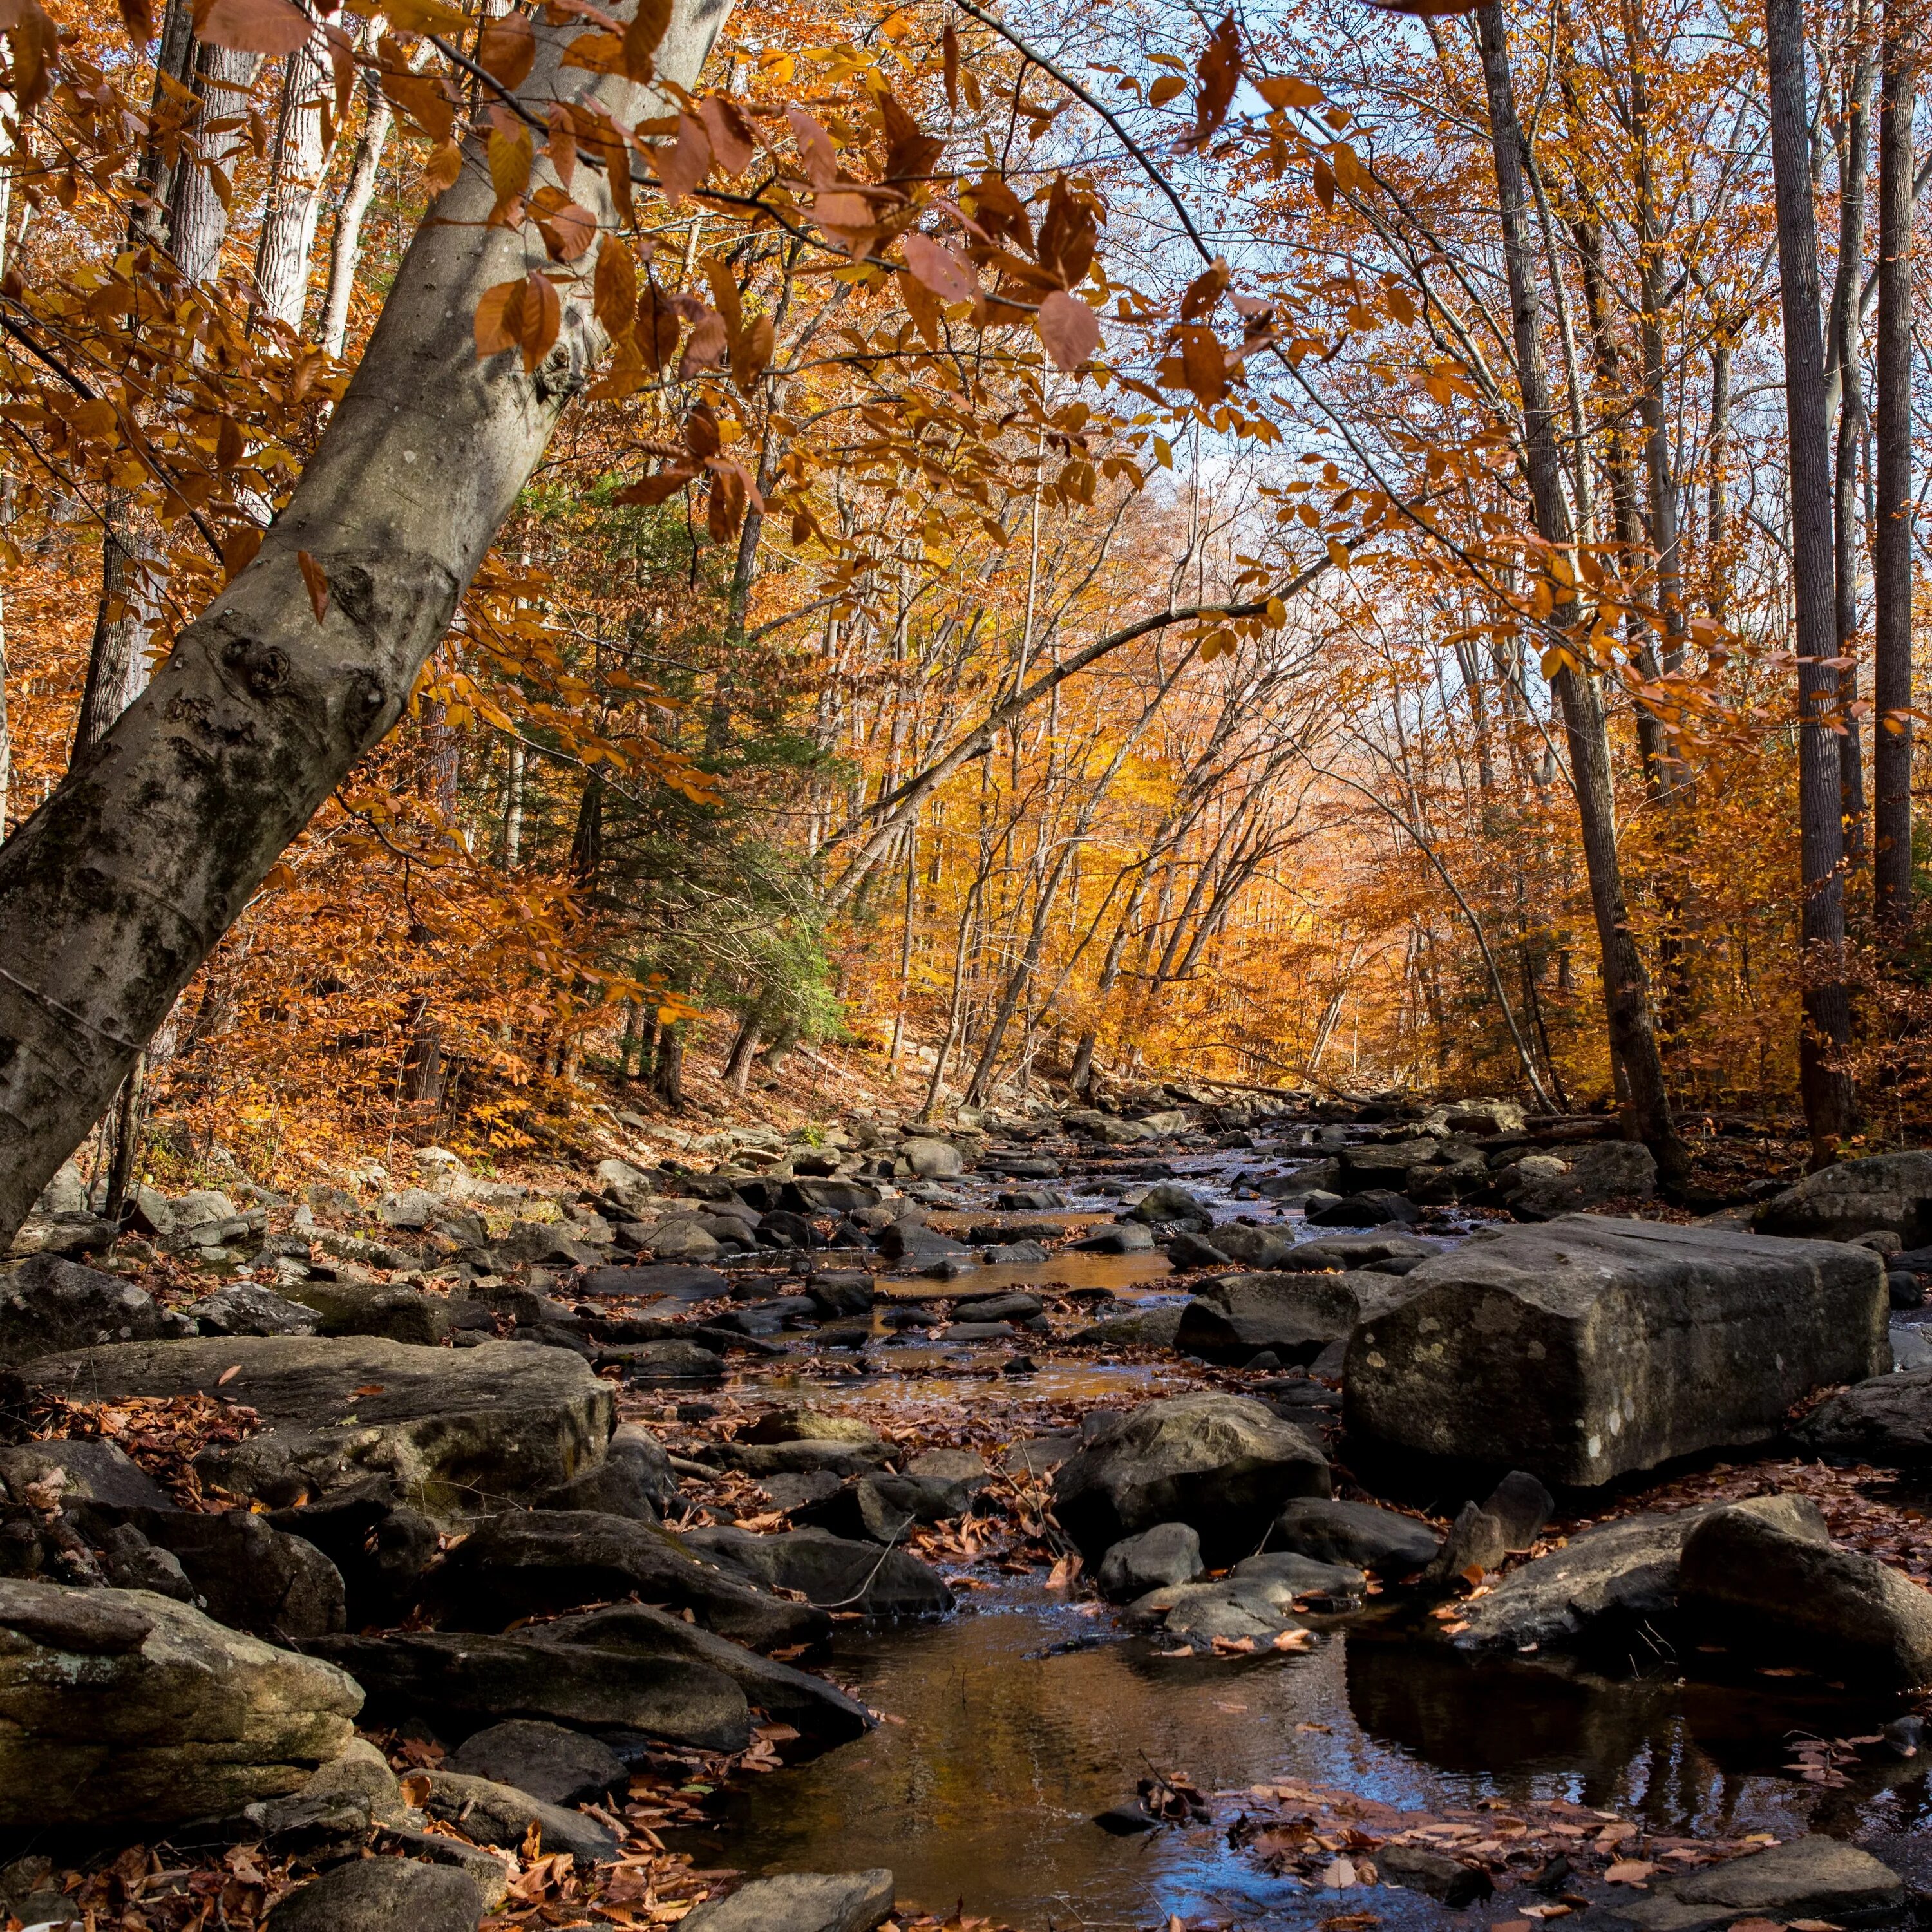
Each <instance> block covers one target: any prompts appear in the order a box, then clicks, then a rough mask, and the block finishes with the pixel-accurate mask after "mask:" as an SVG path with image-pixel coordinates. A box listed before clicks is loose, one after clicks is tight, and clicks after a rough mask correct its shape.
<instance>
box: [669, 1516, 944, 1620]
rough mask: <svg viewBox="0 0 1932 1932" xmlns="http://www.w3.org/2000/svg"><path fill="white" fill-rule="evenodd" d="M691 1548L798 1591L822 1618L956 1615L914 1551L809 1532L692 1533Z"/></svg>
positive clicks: (755, 1579)
mask: <svg viewBox="0 0 1932 1932" xmlns="http://www.w3.org/2000/svg"><path fill="white" fill-rule="evenodd" d="M684 1540H685V1542H686V1543H687V1544H689V1545H690V1546H691V1548H692V1549H693V1550H697V1551H699V1552H700V1553H702V1554H703V1555H704V1556H708V1557H709V1558H710V1559H712V1561H713V1562H716V1563H720V1564H722V1565H724V1566H725V1567H726V1568H727V1569H729V1570H730V1571H734V1572H735V1573H736V1574H738V1575H739V1576H741V1577H744V1578H745V1580H747V1581H748V1582H749V1583H755V1584H757V1585H760V1586H762V1587H763V1588H764V1589H768V1590H769V1589H782V1590H796V1591H797V1592H799V1593H800V1595H802V1596H803V1597H804V1598H805V1601H806V1602H807V1603H808V1604H814V1605H815V1606H817V1607H818V1608H820V1609H821V1610H856V1611H858V1612H859V1613H861V1614H862V1615H864V1616H868V1617H923V1616H941V1615H943V1614H944V1613H945V1612H947V1611H948V1610H951V1609H952V1608H953V1592H951V1591H950V1590H949V1589H947V1586H946V1585H945V1583H944V1581H943V1580H941V1577H940V1575H939V1573H938V1571H936V1570H934V1569H932V1568H930V1567H929V1565H926V1564H924V1563H922V1562H920V1561H919V1559H918V1558H917V1557H916V1556H913V1554H912V1553H911V1552H910V1550H887V1551H886V1553H885V1556H884V1558H883V1561H882V1560H881V1559H880V1554H879V1546H878V1544H877V1543H876V1542H872V1541H858V1540H856V1539H854V1538H847V1537H841V1536H835V1535H832V1532H831V1531H829V1529H818V1528H816V1527H807V1528H805V1529H794V1530H788V1531H785V1532H781V1533H780V1534H778V1535H769V1536H756V1535H753V1534H752V1533H751V1532H750V1531H749V1530H745V1529H736V1528H733V1527H730V1526H719V1527H717V1528H715V1529H696V1530H691V1531H688V1532H686V1534H685V1539H684Z"/></svg>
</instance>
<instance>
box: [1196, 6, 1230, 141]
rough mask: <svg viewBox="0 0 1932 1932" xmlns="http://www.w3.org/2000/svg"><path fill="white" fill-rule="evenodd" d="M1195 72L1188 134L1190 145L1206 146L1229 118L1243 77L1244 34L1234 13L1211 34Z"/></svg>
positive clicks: (1202, 50)
mask: <svg viewBox="0 0 1932 1932" xmlns="http://www.w3.org/2000/svg"><path fill="white" fill-rule="evenodd" d="M1194 74H1195V81H1196V86H1195V93H1194V127H1193V132H1192V133H1190V135H1189V136H1188V145H1190V147H1194V148H1205V146H1206V145H1208V142H1209V141H1211V139H1213V138H1214V133H1215V131H1216V130H1217V129H1218V128H1219V127H1220V125H1221V124H1222V122H1223V121H1225V120H1226V119H1227V118H1228V110H1229V108H1230V107H1232V106H1233V104H1234V100H1235V87H1236V86H1238V83H1240V80H1241V30H1240V29H1239V28H1238V27H1237V26H1235V17H1234V15H1233V14H1232V13H1230V14H1229V15H1228V16H1227V17H1226V18H1225V19H1224V20H1223V21H1222V23H1221V24H1220V26H1218V27H1217V28H1215V29H1214V32H1213V33H1212V34H1210V35H1209V36H1208V44H1207V45H1206V46H1205V47H1203V48H1202V49H1201V58H1200V60H1199V62H1198V63H1197V64H1196V67H1195V70H1194Z"/></svg>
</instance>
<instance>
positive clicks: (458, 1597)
mask: <svg viewBox="0 0 1932 1932" xmlns="http://www.w3.org/2000/svg"><path fill="white" fill-rule="evenodd" d="M631 1595H637V1596H639V1597H640V1598H643V1599H644V1600H645V1601H648V1602H650V1603H654V1604H670V1606H671V1607H673V1608H674V1609H676V1610H688V1611H690V1613H691V1615H692V1616H694V1617H695V1618H697V1620H698V1622H700V1623H701V1624H703V1625H705V1627H706V1628H707V1629H710V1630H715V1631H720V1632H721V1633H722V1634H724V1635H725V1636H727V1637H735V1638H736V1639H737V1640H739V1641H740V1642H741V1643H749V1644H755V1645H759V1646H765V1647H767V1648H769V1647H770V1646H774V1645H778V1644H793V1643H814V1642H816V1641H817V1640H818V1639H819V1638H820V1637H823V1636H824V1635H825V1634H826V1631H827V1630H828V1629H829V1624H828V1623H827V1621H826V1617H825V1615H824V1613H823V1612H822V1611H819V1610H814V1609H813V1608H812V1607H811V1606H810V1605H809V1604H795V1603H789V1602H787V1601H785V1600H784V1598H781V1597H775V1596H773V1595H771V1593H770V1592H769V1591H767V1590H761V1589H756V1588H754V1586H752V1585H751V1583H748V1582H747V1581H746V1580H744V1579H743V1577H742V1575H740V1574H733V1573H728V1572H727V1571H722V1570H719V1569H718V1568H715V1567H714V1566H713V1565H712V1564H710V1563H708V1562H700V1561H699V1560H698V1559H697V1557H696V1556H694V1555H692V1553H691V1551H690V1550H687V1549H686V1548H685V1546H684V1544H683V1543H682V1541H681V1540H680V1539H679V1538H678V1537H676V1536H675V1535H673V1534H672V1533H671V1532H670V1531H669V1530H666V1529H657V1528H655V1527H654V1526H652V1525H651V1524H649V1523H638V1522H636V1521H634V1520H631V1519H629V1518H627V1517H617V1516H603V1515H600V1514H597V1513H596V1512H595V1511H590V1510H518V1511H507V1512H505V1514H502V1515H501V1516H498V1517H493V1518H491V1519H490V1521H489V1522H487V1523H484V1524H482V1525H481V1526H479V1527H478V1529H475V1530H472V1532H470V1534H469V1535H468V1536H466V1537H465V1538H463V1541H462V1542H461V1543H460V1544H458V1546H457V1547H456V1548H455V1549H454V1550H452V1551H451V1552H450V1553H449V1556H448V1558H447V1559H446V1560H445V1562H443V1565H442V1567H441V1568H440V1569H438V1570H437V1571H435V1572H434V1574H433V1575H432V1576H431V1579H430V1581H429V1585H428V1589H426V1591H425V1598H424V1601H425V1607H426V1608H427V1609H428V1611H429V1613H430V1614H431V1616H432V1617H433V1618H434V1620H435V1621H436V1622H437V1623H439V1624H440V1625H443V1627H444V1628H446V1629H450V1630H475V1631H494V1630H502V1629H503V1628H505V1627H506V1626H507V1625H510V1624H511V1623H514V1622H517V1620H518V1619H521V1618H524V1617H529V1616H547V1615H552V1614H554V1613H556V1612H558V1611H561V1610H577V1609H579V1608H580V1607H582V1606H583V1605H584V1604H607V1603H609V1602H611V1601H613V1599H619V1598H625V1597H628V1596H631Z"/></svg>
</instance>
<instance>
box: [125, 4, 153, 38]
mask: <svg viewBox="0 0 1932 1932" xmlns="http://www.w3.org/2000/svg"><path fill="white" fill-rule="evenodd" d="M121 26H124V28H127V37H128V38H129V39H130V40H132V41H133V43H134V44H135V45H136V46H137V47H144V46H146V45H147V44H148V42H149V41H150V40H152V39H153V38H154V10H153V9H152V8H151V7H150V6H149V5H148V0H121Z"/></svg>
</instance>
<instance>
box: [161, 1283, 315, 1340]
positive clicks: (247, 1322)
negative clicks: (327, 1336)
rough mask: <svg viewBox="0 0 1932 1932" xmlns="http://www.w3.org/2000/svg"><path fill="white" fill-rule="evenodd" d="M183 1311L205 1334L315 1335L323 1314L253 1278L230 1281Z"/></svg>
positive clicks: (190, 1304) (191, 1303)
mask: <svg viewBox="0 0 1932 1932" xmlns="http://www.w3.org/2000/svg"><path fill="white" fill-rule="evenodd" d="M181 1312H182V1313H184V1315H186V1316H188V1317H189V1319H190V1320H191V1321H193V1323H194V1325H195V1326H196V1328H198V1329H199V1331H200V1332H201V1333H202V1334H204V1335H313V1334H314V1333H315V1332H316V1330H317V1327H318V1326H319V1325H320V1322H321V1319H322V1318H321V1317H320V1316H319V1315H318V1314H317V1313H316V1311H315V1310H314V1309H313V1308H309V1307H305V1306H304V1305H303V1304H302V1303H300V1302H299V1301H290V1299H289V1298H288V1297H287V1295H278V1294H276V1293H275V1291H274V1290H273V1289H266V1288H263V1287H261V1286H258V1285H257V1283H254V1282H251V1281H235V1282H230V1283H229V1284H228V1285H227V1286H226V1287H225V1288H218V1289H216V1290H215V1291H214V1293H213V1294H212V1295H203V1296H202V1298H201V1299H200V1300H199V1301H193V1302H190V1303H189V1304H188V1305H187V1307H186V1308H185V1309H184V1310H182V1311H181Z"/></svg>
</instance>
